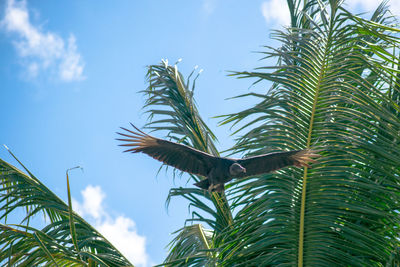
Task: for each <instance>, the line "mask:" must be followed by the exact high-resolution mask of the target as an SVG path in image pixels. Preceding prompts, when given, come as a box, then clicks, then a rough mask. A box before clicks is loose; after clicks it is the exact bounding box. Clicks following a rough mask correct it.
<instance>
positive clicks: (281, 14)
mask: <svg viewBox="0 0 400 267" xmlns="http://www.w3.org/2000/svg"><path fill="white" fill-rule="evenodd" d="M261 13H262V15H263V17H264V19H265V21H266V22H267V23H276V24H281V25H284V26H287V25H289V23H290V14H289V8H288V6H287V2H286V1H283V0H269V1H265V2H263V3H262V4H261Z"/></svg>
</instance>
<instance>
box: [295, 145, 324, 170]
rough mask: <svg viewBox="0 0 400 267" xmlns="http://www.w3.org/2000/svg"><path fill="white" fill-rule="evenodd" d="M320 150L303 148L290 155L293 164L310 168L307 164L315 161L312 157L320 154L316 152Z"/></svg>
mask: <svg viewBox="0 0 400 267" xmlns="http://www.w3.org/2000/svg"><path fill="white" fill-rule="evenodd" d="M320 151H321V150H313V149H305V150H300V151H299V152H297V153H296V154H294V155H293V156H291V158H292V159H294V165H295V166H298V167H308V168H310V167H311V166H310V165H309V164H308V163H309V162H310V163H316V162H317V161H316V160H314V159H313V158H318V157H320V156H321V155H319V154H317V153H318V152H320Z"/></svg>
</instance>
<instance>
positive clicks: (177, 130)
mask: <svg viewBox="0 0 400 267" xmlns="http://www.w3.org/2000/svg"><path fill="white" fill-rule="evenodd" d="M194 75H196V74H195V70H194V71H193V72H192V73H191V74H190V75H189V76H188V78H187V80H186V82H185V79H184V78H183V75H182V74H181V73H180V72H179V71H178V68H177V65H174V66H170V65H168V62H167V61H163V62H162V63H161V64H159V65H151V66H149V70H148V73H147V78H148V81H149V87H148V88H147V89H146V90H145V91H144V93H145V95H146V96H147V101H146V104H145V108H146V110H147V112H148V113H149V119H150V122H149V123H148V124H147V127H148V128H151V129H153V130H157V131H158V130H164V131H167V132H168V136H169V137H170V138H171V139H172V140H174V141H176V142H180V143H183V144H186V145H189V146H191V147H194V148H196V149H199V150H201V151H205V152H208V153H210V154H213V155H219V153H218V151H217V149H216V148H215V145H214V141H215V140H216V137H215V135H214V134H213V133H212V132H211V130H210V129H209V128H208V126H207V125H206V124H205V123H204V121H203V119H202V118H201V116H200V114H199V112H198V109H197V107H196V104H195V101H194V98H193V93H194V86H195V81H196V79H197V77H198V74H197V75H196V76H195V77H194V78H192V76H194ZM190 177H191V178H192V179H193V180H194V181H199V180H200V179H202V178H201V177H197V176H194V175H191V176H190ZM175 196H181V197H183V198H185V199H187V200H188V201H189V202H190V204H189V205H190V206H191V207H192V208H194V210H193V212H192V218H191V219H189V220H188V221H191V222H193V221H197V222H202V223H205V224H206V225H209V226H210V227H212V230H213V232H214V233H215V234H218V233H219V232H221V231H223V230H224V229H226V228H227V227H229V226H230V225H231V223H232V214H231V210H230V208H229V204H228V202H227V200H226V198H225V195H224V193H222V194H221V193H217V192H213V193H209V192H207V191H204V190H200V189H197V188H173V189H171V191H170V194H169V197H168V201H169V199H170V198H172V197H175ZM167 203H168V202H167ZM205 203H207V204H205ZM199 211H201V212H199ZM204 214H205V215H204ZM185 230H186V228H183V230H182V231H185ZM182 233H183V232H182ZM184 236H185V235H184ZM179 237H182V235H178V237H177V238H179ZM173 244H181V242H179V241H176V242H174V243H173ZM176 250H177V248H175V247H171V253H172V251H176ZM178 255H181V256H182V255H184V257H188V255H187V254H185V253H183V254H182V253H172V254H170V256H169V257H168V261H169V262H172V260H177V258H175V257H176V256H178ZM178 260H180V259H178ZM186 264H196V260H194V258H190V259H188V262H186Z"/></svg>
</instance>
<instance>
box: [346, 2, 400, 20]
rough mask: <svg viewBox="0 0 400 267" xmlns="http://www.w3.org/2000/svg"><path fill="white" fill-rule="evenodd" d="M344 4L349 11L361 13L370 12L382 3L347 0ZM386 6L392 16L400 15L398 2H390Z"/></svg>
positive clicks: (399, 3)
mask: <svg viewBox="0 0 400 267" xmlns="http://www.w3.org/2000/svg"><path fill="white" fill-rule="evenodd" d="M345 3H346V5H348V7H349V8H350V9H351V10H355V9H357V10H358V9H360V10H361V12H372V11H374V10H375V9H376V8H377V7H378V6H379V4H380V3H382V0H347V1H345ZM388 5H389V10H390V11H391V12H392V14H393V15H396V16H399V15H400V1H399V0H390V1H389V2H388Z"/></svg>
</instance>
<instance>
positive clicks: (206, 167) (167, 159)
mask: <svg viewBox="0 0 400 267" xmlns="http://www.w3.org/2000/svg"><path fill="white" fill-rule="evenodd" d="M131 125H132V127H133V128H135V130H136V131H132V130H128V129H126V128H123V127H121V129H123V130H125V131H126V133H118V134H120V135H122V136H124V137H126V138H120V139H117V140H119V141H123V142H126V143H124V144H121V145H120V146H125V147H128V149H127V150H125V151H124V152H132V153H137V152H143V153H145V154H147V155H149V156H150V157H152V158H154V159H156V160H159V161H161V162H163V163H165V164H167V165H170V166H172V167H175V168H177V169H179V170H181V171H184V172H189V173H192V174H197V175H202V176H207V174H208V173H209V172H210V170H211V169H212V167H213V166H214V165H215V161H216V157H214V156H212V155H210V154H207V153H205V152H202V151H200V150H197V149H194V148H191V147H188V146H185V145H182V144H177V143H174V142H170V141H166V140H162V139H158V138H155V137H153V136H150V135H148V134H146V133H144V132H142V131H141V130H139V129H138V128H136V127H135V126H134V125H133V124H132V123H131Z"/></svg>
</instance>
